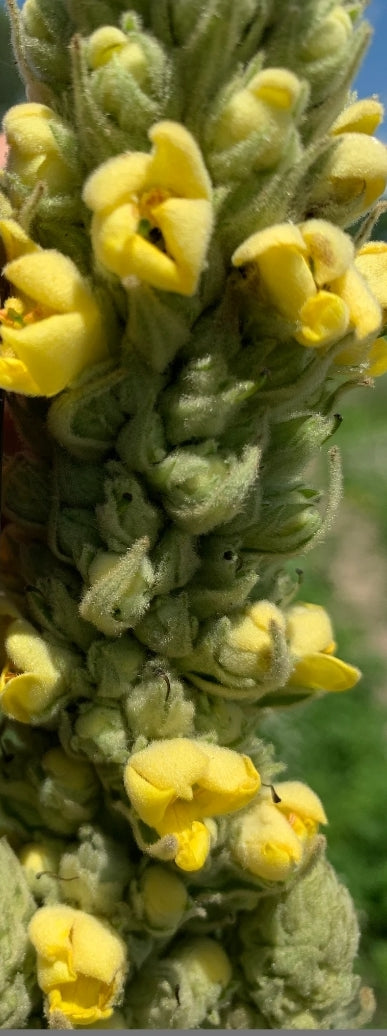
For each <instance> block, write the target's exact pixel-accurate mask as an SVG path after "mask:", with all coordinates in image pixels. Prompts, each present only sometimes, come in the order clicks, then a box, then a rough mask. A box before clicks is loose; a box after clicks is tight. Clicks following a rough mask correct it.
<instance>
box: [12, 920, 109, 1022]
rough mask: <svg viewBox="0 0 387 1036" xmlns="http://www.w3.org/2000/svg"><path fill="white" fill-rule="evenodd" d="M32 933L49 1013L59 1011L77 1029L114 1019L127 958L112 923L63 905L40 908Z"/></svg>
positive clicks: (31, 923)
mask: <svg viewBox="0 0 387 1036" xmlns="http://www.w3.org/2000/svg"><path fill="white" fill-rule="evenodd" d="M28 934H29V937H30V939H31V942H32V944H33V946H34V947H35V950H36V952H37V968H38V982H39V985H40V988H41V989H42V991H43V993H45V994H46V997H47V1014H48V1017H49V1018H50V1015H51V1014H52V1013H53V1012H55V1011H60V1012H61V1014H62V1015H64V1016H65V1018H66V1019H68V1021H69V1022H71V1023H72V1026H73V1027H75V1028H77V1026H78V1025H87V1024H91V1023H92V1022H98V1021H99V1020H100V1019H103V1018H110V1016H111V1014H112V1013H113V1007H114V1004H115V1003H116V1002H117V999H118V998H119V995H120V993H121V990H122V986H123V982H124V978H125V973H126V970H127V960H126V948H125V944H124V942H123V940H122V939H120V937H119V936H118V935H116V933H115V932H114V931H113V930H112V929H111V928H110V927H109V925H107V924H106V922H105V921H100V920H99V919H98V918H96V917H93V916H92V915H91V914H86V913H84V911H83V910H75V909H73V908H72V907H69V906H63V905H62V904H61V905H58V906H47V907H42V908H41V910H37V912H36V914H34V916H33V918H32V921H31V922H30V925H29V930H28Z"/></svg>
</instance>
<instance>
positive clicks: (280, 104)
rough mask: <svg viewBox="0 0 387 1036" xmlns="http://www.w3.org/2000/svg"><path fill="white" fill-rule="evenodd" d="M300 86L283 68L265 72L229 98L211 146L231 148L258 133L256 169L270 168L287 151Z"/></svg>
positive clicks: (291, 73) (297, 80)
mask: <svg viewBox="0 0 387 1036" xmlns="http://www.w3.org/2000/svg"><path fill="white" fill-rule="evenodd" d="M301 93H302V84H301V82H300V80H299V79H297V76H295V75H294V74H293V72H289V71H288V69H286V68H265V69H264V70H263V71H261V72H258V73H257V75H255V76H253V78H252V79H251V80H250V82H249V83H248V85H247V86H245V87H244V88H243V89H242V90H238V91H237V92H236V93H235V94H233V95H232V97H231V98H230V100H229V101H228V102H227V104H226V105H225V107H224V109H223V111H222V113H221V116H220V118H219V120H218V121H217V124H216V128H215V132H214V137H213V145H214V147H215V148H217V149H218V150H223V149H225V148H230V147H232V146H233V145H235V144H238V143H239V142H240V141H242V140H246V139H247V138H248V137H249V136H250V135H251V134H253V133H254V134H256V133H257V132H259V131H261V134H262V141H261V139H259V141H258V142H257V160H256V163H255V165H256V167H257V168H259V169H266V168H270V166H271V165H273V164H274V163H275V162H278V161H279V159H280V157H281V155H282V154H283V152H284V149H285V147H286V143H287V139H288V136H289V131H290V130H291V128H292V126H293V125H294V123H293V119H294V113H295V110H296V108H297V104H298V101H299V98H300V95H301Z"/></svg>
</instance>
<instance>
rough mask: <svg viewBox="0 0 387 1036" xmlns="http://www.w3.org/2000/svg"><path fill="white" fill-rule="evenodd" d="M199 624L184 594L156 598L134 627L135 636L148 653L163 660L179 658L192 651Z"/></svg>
mask: <svg viewBox="0 0 387 1036" xmlns="http://www.w3.org/2000/svg"><path fill="white" fill-rule="evenodd" d="M198 628H199V623H198V621H197V619H196V618H195V616H194V615H192V614H191V613H190V609H189V597H188V595H187V594H186V593H184V592H183V593H177V594H169V595H168V596H163V597H161V596H160V597H156V598H155V599H154V600H153V601H152V604H151V605H150V607H149V609H148V611H147V612H146V615H145V616H144V618H143V619H142V621H141V622H140V623H138V624H137V625H136V627H135V634H136V637H138V639H139V640H140V641H141V643H142V644H146V646H147V647H148V648H150V649H151V651H154V652H155V653H156V654H158V655H165V657H166V658H179V657H180V656H181V655H186V654H188V653H189V652H190V651H192V647H193V642H194V640H195V637H196V636H197V632H198Z"/></svg>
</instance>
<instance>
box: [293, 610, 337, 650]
mask: <svg viewBox="0 0 387 1036" xmlns="http://www.w3.org/2000/svg"><path fill="white" fill-rule="evenodd" d="M286 630H287V635H288V638H289V645H290V650H291V652H292V654H294V655H298V656H301V657H302V655H306V654H308V653H310V652H315V651H325V650H326V648H327V645H329V644H330V643H331V641H332V640H333V629H332V624H331V620H330V618H329V615H328V612H326V611H325V608H322V607H321V605H320V604H304V603H301V602H300V603H299V604H295V605H293V607H292V608H289V610H288V612H287V613H286Z"/></svg>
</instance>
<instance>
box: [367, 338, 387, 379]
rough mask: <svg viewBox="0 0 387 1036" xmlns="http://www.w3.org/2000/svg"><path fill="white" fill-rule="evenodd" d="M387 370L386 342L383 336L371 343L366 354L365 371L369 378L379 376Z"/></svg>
mask: <svg viewBox="0 0 387 1036" xmlns="http://www.w3.org/2000/svg"><path fill="white" fill-rule="evenodd" d="M386 371H387V342H386V339H385V338H377V339H376V341H375V342H374V343H373V345H371V348H370V351H369V354H368V370H367V373H368V374H369V375H370V377H371V378H380V376H381V375H382V374H385V373H386Z"/></svg>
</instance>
